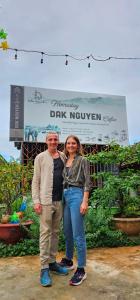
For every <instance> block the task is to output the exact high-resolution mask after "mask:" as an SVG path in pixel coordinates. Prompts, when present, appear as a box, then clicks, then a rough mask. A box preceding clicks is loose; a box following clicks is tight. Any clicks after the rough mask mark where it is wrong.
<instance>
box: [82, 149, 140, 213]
mask: <svg viewBox="0 0 140 300" xmlns="http://www.w3.org/2000/svg"><path fill="white" fill-rule="evenodd" d="M88 159H89V160H90V161H91V162H92V163H94V164H101V165H102V166H103V167H102V168H101V170H103V171H101V172H99V173H98V174H93V178H94V179H95V180H97V182H98V181H100V183H102V184H100V186H98V187H97V188H96V189H95V190H94V191H93V193H92V195H91V203H92V205H94V206H95V207H97V206H98V207H104V208H107V207H108V208H110V209H111V208H112V207H113V206H117V207H118V213H119V214H120V215H121V216H124V217H126V216H129V217H133V216H140V195H139V193H138V189H139V185H140V170H139V168H138V167H139V166H140V144H138V145H133V146H127V147H122V146H119V145H114V144H113V145H110V146H109V147H107V148H106V149H104V150H102V151H101V152H99V153H96V154H94V155H89V157H88ZM111 165H115V166H116V167H117V168H118V172H115V173H114V174H113V173H112V172H107V171H106V170H107V169H109V166H111Z"/></svg>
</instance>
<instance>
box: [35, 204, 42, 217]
mask: <svg viewBox="0 0 140 300" xmlns="http://www.w3.org/2000/svg"><path fill="white" fill-rule="evenodd" d="M34 211H35V212H36V214H37V215H40V214H41V212H42V205H41V204H40V203H37V204H35V205H34Z"/></svg>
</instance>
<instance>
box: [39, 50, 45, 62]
mask: <svg viewBox="0 0 140 300" xmlns="http://www.w3.org/2000/svg"><path fill="white" fill-rule="evenodd" d="M43 54H44V52H41V55H42V57H41V60H40V63H41V64H43Z"/></svg>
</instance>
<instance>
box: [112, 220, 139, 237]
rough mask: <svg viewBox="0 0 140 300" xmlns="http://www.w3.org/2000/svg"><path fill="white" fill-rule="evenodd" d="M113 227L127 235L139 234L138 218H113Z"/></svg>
mask: <svg viewBox="0 0 140 300" xmlns="http://www.w3.org/2000/svg"><path fill="white" fill-rule="evenodd" d="M113 222H114V224H115V227H116V228H117V229H119V230H121V231H122V232H124V233H126V234H127V235H133V236H136V235H139V234H140V218H139V217H138V218H121V217H115V218H113Z"/></svg>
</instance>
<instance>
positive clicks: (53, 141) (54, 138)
mask: <svg viewBox="0 0 140 300" xmlns="http://www.w3.org/2000/svg"><path fill="white" fill-rule="evenodd" d="M58 142H59V138H58V134H57V133H49V134H48V137H47V139H46V144H47V145H48V150H51V151H54V150H56V149H57V146H58Z"/></svg>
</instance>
